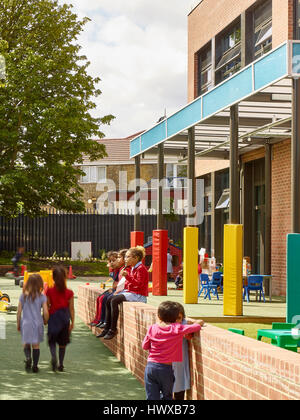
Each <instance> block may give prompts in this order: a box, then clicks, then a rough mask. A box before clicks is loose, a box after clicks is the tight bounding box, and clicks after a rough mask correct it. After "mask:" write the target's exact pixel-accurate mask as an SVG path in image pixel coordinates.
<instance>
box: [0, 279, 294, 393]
mask: <svg viewBox="0 0 300 420" xmlns="http://www.w3.org/2000/svg"><path fill="white" fill-rule="evenodd" d="M102 280H103V279H100V278H88V279H86V278H78V279H76V280H69V281H68V282H69V283H68V286H69V287H70V288H71V289H72V290H73V291H74V294H75V309H76V302H77V296H78V294H77V290H78V286H79V285H82V284H86V283H87V282H89V283H90V284H91V285H92V284H95V285H98V284H99V283H100V282H101V281H102ZM0 290H1V291H2V292H5V293H8V294H9V295H10V298H11V301H12V304H13V305H17V303H18V298H19V296H20V294H21V289H20V288H19V286H15V285H14V281H13V280H11V279H7V278H0ZM164 300H174V301H178V302H181V303H182V304H183V305H184V307H185V311H186V315H187V316H188V317H192V318H204V319H206V320H208V321H207V322H210V321H209V319H210V318H211V319H212V320H213V319H214V323H216V322H229V320H228V318H227V317H223V299H222V295H220V300H219V301H218V300H217V299H216V298H215V297H213V298H212V300H211V301H209V300H204V299H203V298H202V297H200V298H199V299H198V303H197V304H184V303H183V291H178V290H175V289H174V288H173V284H171V283H170V284H169V290H168V296H152V294H150V295H149V298H148V303H149V304H150V305H153V306H156V307H157V306H158V305H159V304H160V302H162V301H164ZM243 312H244V317H243V319H239V320H237V321H236V322H238V321H241V320H242V321H243V322H247V320H248V318H251V317H254V318H257V320H259V319H262V320H265V319H266V318H270V319H271V318H274V319H278V318H280V317H282V318H284V317H285V313H286V304H285V301H284V299H283V298H277V297H274V298H273V301H272V302H269V301H268V299H267V301H266V303H263V302H256V301H255V299H254V298H253V300H252V301H251V302H250V303H244V310H243ZM0 317H4V318H5V321H6V339H5V340H0V351H1V356H2V357H1V360H2V362H3V364H2V367H1V371H2V375H3V377H4V378H5V381H2V382H1V385H0V400H39V399H41V400H47V399H48V400H85V399H88V400H144V399H145V392H144V388H143V386H142V385H141V384H140V383H139V382H138V381H137V380H136V379H135V378H134V377H133V376H132V374H131V373H130V372H129V371H128V370H127V369H126V368H125V367H124V366H123V365H122V364H121V363H120V362H119V361H118V360H117V359H116V358H115V357H114V356H113V355H112V354H111V353H110V351H109V350H108V349H107V348H106V347H105V346H104V345H103V344H102V343H101V341H100V340H98V339H97V338H96V337H95V336H94V335H93V334H91V332H90V330H89V329H88V328H87V327H86V325H85V324H84V323H83V322H82V321H81V320H80V319H79V318H78V316H76V326H75V329H74V331H73V333H72V343H71V344H70V346H69V347H68V348H67V354H66V359H65V367H66V371H65V372H64V373H53V372H52V371H51V368H50V364H49V360H50V355H49V349H48V347H47V344H46V342H43V343H42V344H41V358H40V364H39V366H40V372H39V373H38V374H33V373H26V372H25V370H24V363H23V360H24V355H23V350H22V345H21V337H20V334H19V333H18V332H17V330H16V313H15V312H14V313H10V314H5V315H3V314H0ZM249 322H250V321H249ZM252 322H253V321H252Z"/></svg>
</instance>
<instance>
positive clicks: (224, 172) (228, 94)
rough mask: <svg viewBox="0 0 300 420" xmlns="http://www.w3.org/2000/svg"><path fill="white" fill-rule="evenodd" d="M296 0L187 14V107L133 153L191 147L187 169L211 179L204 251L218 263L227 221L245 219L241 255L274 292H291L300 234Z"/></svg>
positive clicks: (225, 2) (222, 0)
mask: <svg viewBox="0 0 300 420" xmlns="http://www.w3.org/2000/svg"><path fill="white" fill-rule="evenodd" d="M299 4H300V3H299V1H298V0H243V1H240V0H218V1H215V0H202V1H200V2H199V3H198V4H197V5H196V6H195V7H194V8H193V9H192V11H191V12H190V14H189V16H188V104H187V105H185V106H184V107H183V108H182V109H181V110H179V111H178V112H176V113H175V114H173V115H171V116H169V117H168V118H167V120H166V121H165V122H161V123H160V124H158V125H156V126H154V127H153V128H151V129H149V130H147V132H146V133H143V134H142V135H140V136H137V137H136V138H134V139H132V141H131V157H136V156H138V155H139V154H140V153H142V152H144V151H145V150H149V149H151V148H153V145H154V146H155V147H156V148H157V149H156V150H157V151H158V153H159V152H160V150H163V151H164V152H166V151H168V152H170V150H173V151H176V150H177V153H180V149H181V148H182V147H183V145H185V146H186V145H188V148H189V151H190V158H189V161H188V167H190V168H191V169H190V174H192V176H195V177H197V178H201V179H204V182H205V193H204V203H205V206H204V210H205V217H204V223H202V224H201V225H200V226H199V247H205V248H206V249H207V251H208V253H209V254H214V255H215V257H216V258H217V261H222V259H223V226H224V224H227V223H231V224H232V223H233V224H235V223H241V224H243V227H244V255H245V256H249V257H250V259H251V264H252V272H256V273H265V274H271V273H272V274H273V275H274V279H273V294H275V295H285V294H286V235H287V234H288V233H291V232H298V231H299V227H297V228H296V229H295V225H297V224H298V219H299V214H300V210H299V206H298V204H299V198H300V194H299V193H298V190H297V188H298V187H297V185H298V184H297V182H298V181H297V179H298V175H297V174H298V171H299V165H297V164H295V163H294V164H293V162H297V161H298V151H297V150H298V149H297V138H298V136H299V129H298V125H297V123H296V122H297V121H298V120H299V114H298V108H299V107H298V100H299V99H298V97H299V93H300V90H298V89H299V85H298V79H299V73H300V71H299V70H300V66H299V61H300V56H299V52H300V49H299V41H297V40H299V39H300V36H299V16H300V15H299V10H300V5H299ZM293 104H294V105H293ZM293 139H294V143H293ZM292 144H294V146H293V147H294V148H293V147H292ZM140 145H141V146H140ZM159 145H162V146H161V149H159ZM295 145H296V146H295ZM293 150H294V154H293ZM193 165H194V169H193ZM193 170H194V171H195V174H194V175H193ZM293 203H294V204H293ZM295 203H296V204H295ZM297 206H298V207H297Z"/></svg>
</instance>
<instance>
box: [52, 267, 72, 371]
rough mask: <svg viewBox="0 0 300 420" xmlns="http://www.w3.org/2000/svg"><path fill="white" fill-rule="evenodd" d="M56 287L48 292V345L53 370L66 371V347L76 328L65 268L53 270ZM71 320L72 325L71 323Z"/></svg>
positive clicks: (70, 291)
mask: <svg viewBox="0 0 300 420" xmlns="http://www.w3.org/2000/svg"><path fill="white" fill-rule="evenodd" d="M53 280H54V287H52V288H50V289H48V290H47V293H46V295H47V299H48V307H49V315H50V316H49V322H48V344H49V347H50V353H51V365H52V370H53V372H55V371H56V370H57V369H58V370H59V372H63V371H64V365H63V362H64V358H65V352H66V346H67V345H68V344H69V343H70V334H71V331H72V330H73V328H74V317H75V310H74V293H73V291H72V290H70V289H67V284H66V281H67V272H66V270H65V268H64V267H63V266H58V267H55V268H54V270H53ZM70 320H71V323H70ZM56 344H58V346H59V366H58V367H57V357H56Z"/></svg>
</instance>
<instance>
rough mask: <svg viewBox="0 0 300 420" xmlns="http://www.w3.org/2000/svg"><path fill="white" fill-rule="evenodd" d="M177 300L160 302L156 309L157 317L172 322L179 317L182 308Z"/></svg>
mask: <svg viewBox="0 0 300 420" xmlns="http://www.w3.org/2000/svg"><path fill="white" fill-rule="evenodd" d="M180 306H181V305H180ZM180 306H179V305H178V303H177V302H171V301H165V302H162V303H161V304H160V305H159V307H158V311H157V315H158V318H159V319H160V320H161V321H163V322H168V323H174V322H176V321H177V319H178V318H179V314H180V313H182V310H181V308H180Z"/></svg>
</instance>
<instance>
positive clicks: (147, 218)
mask: <svg viewBox="0 0 300 420" xmlns="http://www.w3.org/2000/svg"><path fill="white" fill-rule="evenodd" d="M185 221H186V216H184V215H178V216H177V220H176V221H168V220H166V226H165V227H166V229H167V230H168V231H169V238H170V239H173V241H174V243H178V242H179V241H181V242H182V241H183V228H184V226H185ZM133 227H134V216H133V214H128V213H125V212H121V213H120V214H99V213H97V212H87V213H84V214H69V213H62V212H60V213H57V212H54V211H51V210H49V213H48V215H47V216H45V217H37V218H34V219H32V218H30V217H28V216H24V215H22V214H21V215H20V216H19V217H17V218H15V219H6V218H4V217H2V216H0V251H3V250H6V251H9V252H13V251H16V249H17V248H18V247H19V246H24V247H25V250H26V252H32V253H35V252H38V253H39V255H42V256H45V257H50V256H52V255H53V254H54V252H56V254H57V255H59V256H63V255H64V253H66V252H67V253H68V254H69V255H71V242H91V243H92V252H93V256H94V257H99V252H100V250H103V249H105V250H106V251H109V250H118V249H121V248H128V247H129V246H130V232H131V231H133ZM155 229H156V216H155V215H153V214H141V230H142V231H143V232H144V233H145V242H147V241H148V238H149V237H151V236H152V231H153V230H155Z"/></svg>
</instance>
